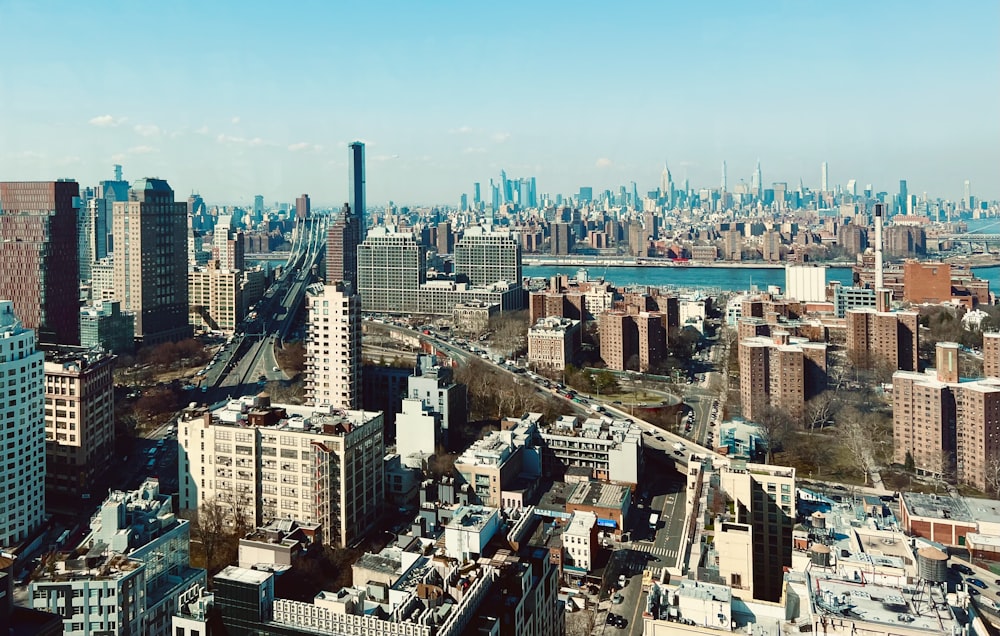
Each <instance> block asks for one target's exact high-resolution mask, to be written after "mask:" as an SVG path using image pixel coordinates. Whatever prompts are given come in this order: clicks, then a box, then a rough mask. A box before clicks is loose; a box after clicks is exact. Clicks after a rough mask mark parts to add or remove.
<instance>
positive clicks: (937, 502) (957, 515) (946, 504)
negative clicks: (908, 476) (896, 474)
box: [900, 492, 976, 523]
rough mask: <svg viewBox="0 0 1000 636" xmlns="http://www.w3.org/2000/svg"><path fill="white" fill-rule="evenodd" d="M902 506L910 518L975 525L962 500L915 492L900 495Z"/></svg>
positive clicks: (948, 496)
mask: <svg viewBox="0 0 1000 636" xmlns="http://www.w3.org/2000/svg"><path fill="white" fill-rule="evenodd" d="M900 497H901V498H902V500H903V505H905V506H906V511H907V513H908V514H909V515H910V516H911V517H927V518H930V519H943V520H948V521H958V522H963V523H975V521H976V520H975V518H974V517H973V516H972V513H971V512H970V511H969V507H968V505H966V503H965V501H964V500H963V499H960V498H958V497H952V496H950V495H926V494H923V493H917V492H903V493H900Z"/></svg>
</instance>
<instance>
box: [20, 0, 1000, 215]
mask: <svg viewBox="0 0 1000 636" xmlns="http://www.w3.org/2000/svg"><path fill="white" fill-rule="evenodd" d="M998 19H1000V6H998V5H997V3H995V2H986V1H971V2H958V3H955V2H952V3H946V4H937V3H904V2H880V3H875V4H869V3H864V2H838V3H827V4H817V3H808V4H803V3H793V2H770V3H750V4H743V3H729V2H725V3H712V4H710V5H702V4H698V5H686V4H676V5H675V4H670V3H654V2H649V3H632V4H629V5H627V6H624V7H619V6H616V7H614V8H612V7H610V6H608V5H605V4H596V3H593V4H591V3H587V4H581V3H552V4H548V3H547V4H545V5H541V6H536V5H535V4H531V3H507V4H504V5H503V6H502V7H498V6H494V5H475V4H471V5H470V4H467V3H449V4H445V5H435V6H433V7H424V6H420V7H418V6H410V5H405V4H379V5H373V4H368V3H353V4H346V5H343V4H339V3H336V4H329V5H328V4H326V3H299V4H296V5H295V8H294V9H289V8H288V7H286V6H283V5H275V4H269V3H259V2H258V3H247V4H242V5H240V6H239V8H238V9H237V8H235V7H234V5H232V4H228V3H220V4H212V5H203V4H199V3H194V2H188V3H180V4H177V5H171V6H170V7H169V8H167V7H163V8H162V10H159V11H151V10H150V7H149V6H148V5H143V4H133V3H125V2H106V3H100V4H97V5H95V4H90V3H70V2H58V3H45V4H36V3H28V2H19V1H15V0H4V1H3V2H0V40H2V41H3V42H4V43H5V48H6V50H7V51H8V57H7V58H6V62H4V63H0V93H2V94H4V95H6V96H7V97H8V98H7V99H4V100H0V121H2V122H3V123H4V125H3V126H0V148H3V150H2V152H0V172H2V173H3V174H4V175H5V178H7V179H37V180H45V179H52V178H56V177H71V178H75V179H77V180H80V181H81V182H84V183H89V182H95V181H97V180H99V179H106V178H110V172H111V165H112V164H114V163H120V164H123V165H124V166H125V170H126V174H125V176H126V178H127V179H129V180H132V179H136V178H139V177H142V176H153V175H156V176H160V177H163V178H166V179H169V180H170V183H171V184H172V186H173V187H174V189H175V191H176V192H177V193H178V195H179V196H180V195H186V194H187V193H190V192H192V191H197V192H200V193H201V194H202V196H203V197H204V198H205V199H206V200H209V201H212V202H215V203H235V204H248V203H250V202H251V201H252V197H253V195H254V194H257V193H260V194H263V195H264V196H265V198H266V200H267V201H269V202H270V201H275V200H282V201H287V200H290V199H291V198H292V197H294V196H295V195H297V194H298V193H301V192H309V193H310V195H311V196H312V198H313V200H314V201H315V202H316V204H317V205H320V206H323V205H329V206H334V205H338V206H339V204H340V203H342V202H343V201H345V200H346V197H347V181H346V179H345V178H344V176H343V175H344V174H345V169H346V164H347V154H346V149H345V147H346V144H347V143H348V142H349V141H351V140H354V139H361V140H363V141H365V142H366V146H367V149H368V179H367V181H368V183H367V187H368V199H369V201H370V204H371V205H373V206H380V205H384V204H385V203H386V202H387V201H389V200H392V201H396V202H398V203H401V204H414V203H427V204H434V203H445V204H451V205H455V204H457V201H458V198H459V195H460V194H461V193H463V192H469V191H470V188H471V183H472V182H475V181H479V182H484V183H485V182H488V180H489V178H490V177H494V176H496V175H497V174H499V171H500V170H501V169H506V171H507V173H508V174H511V175H515V176H527V175H530V176H535V177H537V180H538V189H539V192H545V193H551V194H556V193H573V192H576V191H577V189H578V188H579V187H580V186H584V185H586V186H592V187H593V188H594V189H595V191H597V190H601V189H604V188H616V187H617V186H619V185H621V184H627V183H629V182H631V181H635V182H637V184H638V189H639V190H640V191H643V192H645V191H646V190H648V189H653V188H655V187H656V185H657V183H658V179H659V174H660V171H661V170H662V168H663V164H664V161H667V162H669V165H670V168H671V170H672V171H673V173H674V176H675V178H676V179H677V180H678V181H679V182H682V181H683V180H684V178H685V177H687V178H688V179H689V180H690V183H691V185H692V187H695V188H697V187H717V186H718V184H719V179H720V166H721V162H722V161H723V160H725V161H726V162H727V164H728V172H729V182H730V183H731V184H735V183H738V182H739V181H740V180H741V179H742V180H745V181H747V182H749V181H750V177H751V174H752V172H753V169H754V165H755V162H756V160H757V159H758V158H759V159H760V161H761V164H762V166H763V179H764V181H765V182H766V183H768V184H769V183H771V182H772V181H787V182H789V183H790V184H791V183H798V180H799V178H801V179H802V180H803V182H804V183H805V185H806V186H807V187H813V188H815V187H817V186H818V185H819V180H820V164H821V162H827V163H828V164H829V178H830V182H831V183H832V184H839V185H842V184H844V183H846V182H847V181H848V180H849V179H856V180H857V182H858V183H859V184H860V185H864V184H868V183H871V184H873V186H874V189H875V190H876V191H879V190H885V191H889V192H894V191H895V190H896V187H897V184H898V180H899V179H906V180H907V181H908V183H909V188H910V191H911V192H915V193H923V192H927V193H928V194H929V196H931V197H932V198H933V197H942V198H957V197H958V196H960V195H961V194H962V188H963V182H964V181H965V180H966V179H969V180H971V183H972V190H973V192H974V193H975V195H976V196H978V197H982V198H986V199H990V198H996V197H997V196H998V195H1000V191H998V190H997V186H996V179H995V177H996V175H997V174H1000V145H998V144H997V143H996V142H997V140H998V138H1000V121H998V118H997V117H996V113H997V112H998V111H1000V108H998V107H1000V67H998V64H997V59H998V56H1000V47H998V38H997V30H996V25H997V24H998Z"/></svg>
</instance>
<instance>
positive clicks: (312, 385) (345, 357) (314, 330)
mask: <svg viewBox="0 0 1000 636" xmlns="http://www.w3.org/2000/svg"><path fill="white" fill-rule="evenodd" d="M306 292H307V293H306V302H307V303H308V308H309V314H308V319H307V322H306V331H307V334H306V402H307V403H308V404H313V405H316V406H326V405H329V406H333V407H334V408H339V409H357V408H360V407H361V298H360V297H359V296H358V295H357V294H355V293H353V291H352V290H351V287H350V283H345V282H344V281H336V282H335V283H333V284H330V285H320V284H317V285H310V286H309V288H308V289H307V290H306Z"/></svg>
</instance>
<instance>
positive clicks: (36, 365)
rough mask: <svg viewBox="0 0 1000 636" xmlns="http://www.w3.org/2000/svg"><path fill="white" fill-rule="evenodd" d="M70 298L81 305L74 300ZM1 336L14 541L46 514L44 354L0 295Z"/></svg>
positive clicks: (3, 488)
mask: <svg viewBox="0 0 1000 636" xmlns="http://www.w3.org/2000/svg"><path fill="white" fill-rule="evenodd" d="M67 183H68V182H67ZM74 185H76V184H74ZM5 278H6V276H5ZM71 298H72V299H73V300H75V297H71ZM63 300H65V299H63ZM65 304H67V305H72V306H73V309H74V310H75V309H76V303H75V302H70V303H65ZM0 338H2V339H3V342H4V344H6V345H7V346H6V347H4V350H5V352H6V355H4V356H2V357H0V373H2V374H3V377H4V378H5V379H6V381H7V383H6V387H7V392H8V396H7V398H6V406H7V408H5V409H4V410H3V411H2V412H0V430H2V431H4V432H5V440H4V441H5V442H6V453H7V454H8V457H7V461H5V462H3V464H0V492H2V493H4V502H5V504H6V509H5V511H4V513H3V514H2V515H0V546H3V547H13V546H16V545H18V544H19V543H21V542H22V541H24V540H25V539H27V538H28V537H30V536H31V535H32V533H34V531H35V530H36V529H37V528H38V527H39V526H40V525H41V523H42V521H43V520H44V519H45V397H44V395H43V393H42V390H43V388H44V386H45V376H44V369H43V364H44V359H43V356H42V353H41V352H40V351H38V350H37V349H36V348H35V332H33V331H32V330H31V329H27V328H25V327H22V326H21V323H20V321H19V320H18V319H17V316H15V315H14V305H13V303H11V302H10V301H8V300H2V301H0ZM68 397H69V396H67V398H68ZM74 399H75V398H74Z"/></svg>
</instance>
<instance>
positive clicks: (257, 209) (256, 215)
mask: <svg viewBox="0 0 1000 636" xmlns="http://www.w3.org/2000/svg"><path fill="white" fill-rule="evenodd" d="M263 218H264V195H263V194H257V195H254V198H253V220H254V221H257V222H259V221H260V220H261V219H263Z"/></svg>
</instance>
